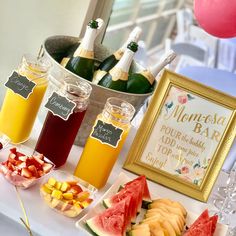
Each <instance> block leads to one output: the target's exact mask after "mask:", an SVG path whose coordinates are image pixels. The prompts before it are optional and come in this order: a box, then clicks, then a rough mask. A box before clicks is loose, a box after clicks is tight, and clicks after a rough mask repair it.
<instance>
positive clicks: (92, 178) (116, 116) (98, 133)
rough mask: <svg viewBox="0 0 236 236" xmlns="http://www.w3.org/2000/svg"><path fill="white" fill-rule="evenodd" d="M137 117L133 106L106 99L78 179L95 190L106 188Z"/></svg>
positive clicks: (91, 135)
mask: <svg viewBox="0 0 236 236" xmlns="http://www.w3.org/2000/svg"><path fill="white" fill-rule="evenodd" d="M134 113H135V109H134V107H133V106H132V105H131V104H130V103H128V102H126V101H124V100H122V99H119V98H113V97H112V98H108V99H107V102H106V104H105V107H104V109H103V112H102V113H101V114H99V115H98V116H97V119H96V121H95V124H94V126H93V128H92V131H91V133H90V136H89V137H88V139H87V142H86V144H85V148H84V150H83V153H82V155H81V157H80V160H79V162H78V165H77V167H76V169H75V173H74V174H75V175H76V176H78V177H79V178H81V179H83V180H85V181H87V182H89V183H90V184H92V185H93V186H95V187H96V188H102V187H103V186H104V185H105V184H106V182H107V179H108V177H109V175H110V172H111V170H112V168H113V166H114V164H115V162H116V160H117V157H118V156H119V153H120V151H121V149H122V146H123V144H124V142H125V139H126V137H127V135H128V132H129V130H130V128H131V124H130V121H131V119H132V118H133V115H134ZM98 170H99V171H98Z"/></svg>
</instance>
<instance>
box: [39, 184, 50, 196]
mask: <svg viewBox="0 0 236 236" xmlns="http://www.w3.org/2000/svg"><path fill="white" fill-rule="evenodd" d="M41 190H42V191H43V192H45V193H48V194H51V193H52V190H51V189H50V188H48V187H47V186H45V185H43V186H42V187H41Z"/></svg>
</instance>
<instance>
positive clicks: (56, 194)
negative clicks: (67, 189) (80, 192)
mask: <svg viewBox="0 0 236 236" xmlns="http://www.w3.org/2000/svg"><path fill="white" fill-rule="evenodd" d="M52 197H54V198H56V199H61V198H62V192H61V191H60V190H56V189H54V190H53V191H52Z"/></svg>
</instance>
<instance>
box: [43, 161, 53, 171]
mask: <svg viewBox="0 0 236 236" xmlns="http://www.w3.org/2000/svg"><path fill="white" fill-rule="evenodd" d="M51 169H52V165H51V164H50V163H46V162H45V163H44V164H43V171H44V173H48V172H49V171H50V170H51Z"/></svg>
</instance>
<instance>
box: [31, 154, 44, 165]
mask: <svg viewBox="0 0 236 236" xmlns="http://www.w3.org/2000/svg"><path fill="white" fill-rule="evenodd" d="M33 158H34V160H35V161H37V162H38V163H39V165H41V166H42V165H43V164H44V161H43V160H41V159H40V158H38V157H37V156H35V157H33Z"/></svg>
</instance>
